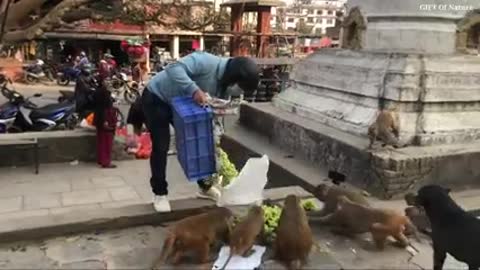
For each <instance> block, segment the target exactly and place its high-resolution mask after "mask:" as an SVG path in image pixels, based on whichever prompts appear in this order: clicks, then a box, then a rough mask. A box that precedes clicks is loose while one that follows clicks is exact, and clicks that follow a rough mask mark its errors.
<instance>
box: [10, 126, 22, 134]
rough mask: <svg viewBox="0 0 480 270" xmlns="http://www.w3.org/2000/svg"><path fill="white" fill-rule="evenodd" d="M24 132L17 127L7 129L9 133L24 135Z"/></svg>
mask: <svg viewBox="0 0 480 270" xmlns="http://www.w3.org/2000/svg"><path fill="white" fill-rule="evenodd" d="M22 132H23V130H22V129H21V128H19V127H16V126H11V127H9V128H8V129H7V133H22Z"/></svg>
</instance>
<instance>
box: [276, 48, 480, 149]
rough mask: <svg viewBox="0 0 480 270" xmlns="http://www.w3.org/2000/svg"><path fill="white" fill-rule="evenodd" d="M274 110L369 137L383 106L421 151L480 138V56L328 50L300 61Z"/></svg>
mask: <svg viewBox="0 0 480 270" xmlns="http://www.w3.org/2000/svg"><path fill="white" fill-rule="evenodd" d="M292 77H293V78H294V85H293V86H292V87H291V88H288V89H286V91H284V92H283V93H281V94H280V95H279V96H278V97H277V98H276V99H275V100H274V105H275V106H277V107H279V108H282V109H284V110H287V111H290V112H293V113H295V114H297V115H300V116H303V117H306V118H309V119H313V120H315V121H317V122H320V123H323V124H325V125H328V126H332V127H334V128H337V129H340V130H342V131H345V132H348V133H351V134H355V135H358V136H363V137H366V135H367V129H368V126H369V125H370V124H371V123H372V122H373V121H374V120H375V117H376V114H377V111H378V108H379V104H380V103H382V102H383V103H385V106H386V107H387V108H396V109H397V111H398V113H399V116H400V139H401V141H403V142H405V143H408V144H414V145H421V146H426V145H438V144H445V143H470V142H474V141H476V140H478V139H479V138H480V132H479V131H480V103H479V102H480V57H478V56H470V55H452V56H447V55H419V54H399V53H378V52H368V51H358V52H355V51H347V50H340V49H325V50H322V51H320V52H317V53H315V54H313V55H311V56H309V57H308V58H307V59H305V60H304V61H302V62H300V63H298V64H297V65H296V67H295V69H294V72H293V74H292Z"/></svg>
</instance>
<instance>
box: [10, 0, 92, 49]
mask: <svg viewBox="0 0 480 270" xmlns="http://www.w3.org/2000/svg"><path fill="white" fill-rule="evenodd" d="M21 1H31V0H21ZM34 1H44V0H34ZM93 1H95V0H63V1H62V2H60V3H59V4H58V5H56V6H55V7H54V8H53V9H52V10H50V12H49V13H47V14H46V15H45V16H44V17H43V18H41V19H40V20H39V21H38V22H37V23H35V24H34V25H32V26H30V27H28V28H27V29H22V30H17V31H9V32H6V33H5V35H4V36H3V40H2V42H17V41H23V40H31V39H34V38H36V37H38V36H41V35H43V33H44V31H50V30H52V29H54V28H55V27H58V26H60V25H62V23H63V20H62V18H63V16H64V15H65V14H66V13H67V12H69V11H71V10H73V9H74V8H77V7H79V6H81V5H85V4H87V3H89V2H93ZM19 3H20V2H19ZM9 17H10V16H9Z"/></svg>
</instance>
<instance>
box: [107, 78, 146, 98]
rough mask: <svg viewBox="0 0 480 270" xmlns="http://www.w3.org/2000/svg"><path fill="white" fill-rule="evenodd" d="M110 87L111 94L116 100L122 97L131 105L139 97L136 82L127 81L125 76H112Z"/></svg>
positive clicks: (138, 87)
mask: <svg viewBox="0 0 480 270" xmlns="http://www.w3.org/2000/svg"><path fill="white" fill-rule="evenodd" d="M110 85H111V87H112V88H113V91H112V94H113V95H114V97H115V98H116V99H117V98H118V97H120V96H122V94H123V98H124V99H125V100H126V101H127V102H128V103H129V104H133V103H134V102H135V100H136V99H137V98H138V97H139V96H140V92H139V89H140V86H139V85H138V83H137V82H134V81H129V80H128V77H127V74H125V73H123V72H120V73H118V74H115V75H113V76H112V79H111V80H110Z"/></svg>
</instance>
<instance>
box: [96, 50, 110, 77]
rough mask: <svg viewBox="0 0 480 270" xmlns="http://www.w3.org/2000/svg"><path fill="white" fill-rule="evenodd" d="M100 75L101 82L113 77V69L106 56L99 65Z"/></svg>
mask: <svg viewBox="0 0 480 270" xmlns="http://www.w3.org/2000/svg"><path fill="white" fill-rule="evenodd" d="M98 75H99V76H100V80H101V81H104V80H105V79H107V78H109V77H110V75H111V69H110V65H109V64H108V60H107V55H106V54H105V55H104V56H103V58H102V60H100V63H98Z"/></svg>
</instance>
